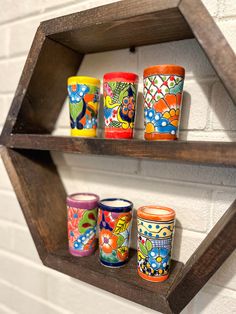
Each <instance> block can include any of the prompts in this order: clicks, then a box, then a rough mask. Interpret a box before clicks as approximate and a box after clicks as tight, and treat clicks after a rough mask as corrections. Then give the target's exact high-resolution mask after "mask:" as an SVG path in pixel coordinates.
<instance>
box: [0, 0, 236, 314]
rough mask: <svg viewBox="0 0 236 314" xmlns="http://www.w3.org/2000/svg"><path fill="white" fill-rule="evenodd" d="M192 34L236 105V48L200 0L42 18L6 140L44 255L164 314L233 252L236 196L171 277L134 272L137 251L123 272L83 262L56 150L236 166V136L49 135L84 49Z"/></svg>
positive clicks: (10, 166) (93, 260) (13, 175)
mask: <svg viewBox="0 0 236 314" xmlns="http://www.w3.org/2000/svg"><path fill="white" fill-rule="evenodd" d="M127 29H129V31H128V32H127ZM156 29H158V31H155V30H156ZM134 33H135V36H133V34H134ZM212 34H214V36H212ZM194 37H195V38H196V39H197V40H198V42H199V44H200V46H201V47H202V48H203V50H204V51H205V53H206V55H207V56H208V58H209V60H210V62H211V64H212V66H213V67H214V69H215V71H216V73H217V74H218V76H219V78H220V79H221V81H222V83H223V84H224V85H225V87H226V89H227V90H228V92H229V94H230V96H231V98H232V100H233V101H234V103H236V74H235V73H236V57H235V54H234V52H233V50H232V49H231V47H230V46H229V44H228V43H227V41H226V40H225V38H224V36H223V35H222V33H221V32H220V30H219V29H218V27H217V25H216V24H215V22H214V20H213V19H212V18H211V16H210V15H209V13H208V11H207V10H206V9H205V7H204V6H203V4H202V2H201V1H200V0H193V1H189V0H140V1H138V2H137V1H136V0H127V1H120V2H117V3H113V4H110V5H106V6H102V7H99V8H95V9H91V10H87V11H83V12H79V13H75V14H71V15H68V16H64V17H60V18H56V19H53V20H50V21H46V22H43V23H41V24H40V26H39V28H38V30H37V32H36V35H35V38H34V41H33V44H32V47H31V49H30V52H29V55H28V58H27V61H26V64H25V67H24V70H23V73H22V76H21V79H20V82H19V85H18V87H17V90H16V93H15V97H14V99H13V103H12V106H11V109H10V111H9V114H8V116H7V119H6V122H5V125H4V128H3V131H2V135H1V138H0V141H1V144H2V145H4V146H5V147H2V148H1V154H2V158H3V161H4V164H5V166H6V169H7V171H8V174H9V177H10V179H11V182H12V184H13V187H14V189H15V192H16V195H17V198H18V200H19V203H20V205H21V208H22V211H23V213H24V216H25V219H26V221H27V224H28V226H29V229H30V232H31V234H32V237H33V240H34V242H35V245H36V247H37V250H38V253H39V256H40V258H41V260H42V262H43V263H44V264H45V265H46V266H48V267H50V268H53V269H56V270H58V271H60V272H63V273H65V274H67V275H70V276H72V277H74V278H78V279H80V280H82V281H85V282H87V283H89V284H91V285H95V286H97V287H99V288H101V289H104V290H107V291H110V292H112V293H115V294H117V295H119V296H121V297H124V298H126V299H129V300H131V301H133V302H137V303H140V304H142V305H145V306H147V307H150V308H152V309H155V310H158V311H161V312H163V313H179V312H180V311H181V310H182V309H183V308H184V307H185V306H186V305H187V304H188V303H189V301H190V300H191V299H192V298H193V297H194V296H195V295H196V294H197V293H198V291H199V290H200V289H201V288H202V287H203V286H204V285H205V283H206V282H207V281H208V280H209V278H210V277H211V276H212V275H213V274H214V273H215V272H216V271H217V269H218V268H219V267H220V266H221V265H222V263H223V262H224V261H225V260H226V259H227V257H228V256H229V255H230V254H231V253H232V252H233V250H234V249H235V247H236V201H234V203H233V204H232V205H231V206H230V208H229V209H228V210H227V211H226V213H225V214H224V215H223V217H222V218H221V219H220V220H219V221H218V223H217V224H216V225H215V226H214V227H213V229H212V230H211V231H210V233H209V234H208V235H207V236H206V238H205V239H204V240H203V241H202V243H201V244H200V246H199V248H198V249H197V250H196V251H195V252H194V253H193V255H192V256H191V257H190V258H189V260H188V261H187V263H186V264H185V265H183V264H182V263H180V262H177V261H173V269H172V272H171V276H170V278H169V279H168V280H167V281H166V282H164V283H161V284H153V283H148V282H145V281H143V280H141V279H140V278H139V277H138V275H137V274H136V261H135V260H136V258H135V255H136V254H135V251H133V250H132V254H131V259H130V261H129V263H128V265H127V266H126V267H124V268H121V269H118V270H112V269H107V268H104V267H102V266H101V265H100V264H99V262H98V259H97V256H96V254H95V255H94V256H91V257H87V258H81V259H79V258H75V257H72V256H70V255H69V254H68V252H67V231H66V206H65V201H66V191H65V189H64V187H63V184H62V181H61V178H60V176H59V174H58V171H57V168H56V166H55V164H54V162H53V160H52V158H51V154H50V151H53V150H57V151H63V152H72V153H85V154H99V155H118V156H125V157H133V158H149V159H156V160H168V161H179V162H192V163H201V164H212V165H224V166H229V167H235V165H236V147H235V143H221V142H184V141H176V142H153V143H152V142H145V141H142V140H132V141H127V140H105V139H99V138H98V139H82V138H71V137H62V136H59V137H56V136H52V135H50V134H51V133H52V131H53V129H54V126H55V123H56V121H57V118H58V115H59V113H60V110H61V108H62V105H63V103H64V99H65V97H66V94H67V91H66V84H65V82H66V79H67V77H68V76H71V75H74V74H75V73H76V72H77V70H78V68H79V66H80V64H81V62H82V60H83V56H84V54H86V53H92V52H99V51H108V50H113V49H121V48H133V47H136V46H141V45H148V44H155V43H162V42H167V41H173V40H181V39H187V38H194ZM111 38H112V40H111ZM233 78H234V79H233ZM52 99H53V101H52Z"/></svg>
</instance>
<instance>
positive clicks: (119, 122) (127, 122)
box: [103, 72, 138, 139]
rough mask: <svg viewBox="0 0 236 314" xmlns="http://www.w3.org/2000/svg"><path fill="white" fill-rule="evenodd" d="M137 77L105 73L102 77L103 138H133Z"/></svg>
mask: <svg viewBox="0 0 236 314" xmlns="http://www.w3.org/2000/svg"><path fill="white" fill-rule="evenodd" d="M137 87H138V75H137V74H134V73H127V72H113V73H107V74H105V75H104V77H103V95H104V121H105V138H126V139H130V138H133V130H134V121H135V109H136V101H137Z"/></svg>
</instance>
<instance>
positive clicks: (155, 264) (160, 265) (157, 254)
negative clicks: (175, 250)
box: [148, 247, 170, 270]
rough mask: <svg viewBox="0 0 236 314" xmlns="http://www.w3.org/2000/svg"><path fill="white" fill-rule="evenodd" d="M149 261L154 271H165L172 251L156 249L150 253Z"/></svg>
mask: <svg viewBox="0 0 236 314" xmlns="http://www.w3.org/2000/svg"><path fill="white" fill-rule="evenodd" d="M148 261H149V263H150V266H151V268H152V269H154V270H157V269H165V267H166V266H167V265H169V262H170V251H169V250H168V249H167V248H157V247H154V248H153V249H152V250H151V251H150V252H149V253H148Z"/></svg>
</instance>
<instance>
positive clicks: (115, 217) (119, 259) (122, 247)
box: [98, 198, 133, 267]
mask: <svg viewBox="0 0 236 314" xmlns="http://www.w3.org/2000/svg"><path fill="white" fill-rule="evenodd" d="M98 207H99V212H98V230H99V252H100V254H99V256H100V261H101V263H102V264H103V265H105V266H108V267H121V266H123V265H125V263H126V262H127V260H128V254H129V237H130V228H131V220H132V208H133V203H131V202H130V201H127V200H124V199H119V198H118V199H117V198H108V199H103V200H101V201H100V202H99V205H98Z"/></svg>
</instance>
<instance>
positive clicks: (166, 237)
mask: <svg viewBox="0 0 236 314" xmlns="http://www.w3.org/2000/svg"><path fill="white" fill-rule="evenodd" d="M137 224H138V243H137V253H138V274H139V276H140V277H142V278H143V279H145V280H148V281H153V282H160V281H164V280H166V279H167V278H168V277H169V272H170V261H171V248H172V239H173V232H174V226H175V211H174V210H173V209H171V208H167V207H162V206H143V207H140V208H139V209H138V212H137Z"/></svg>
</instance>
